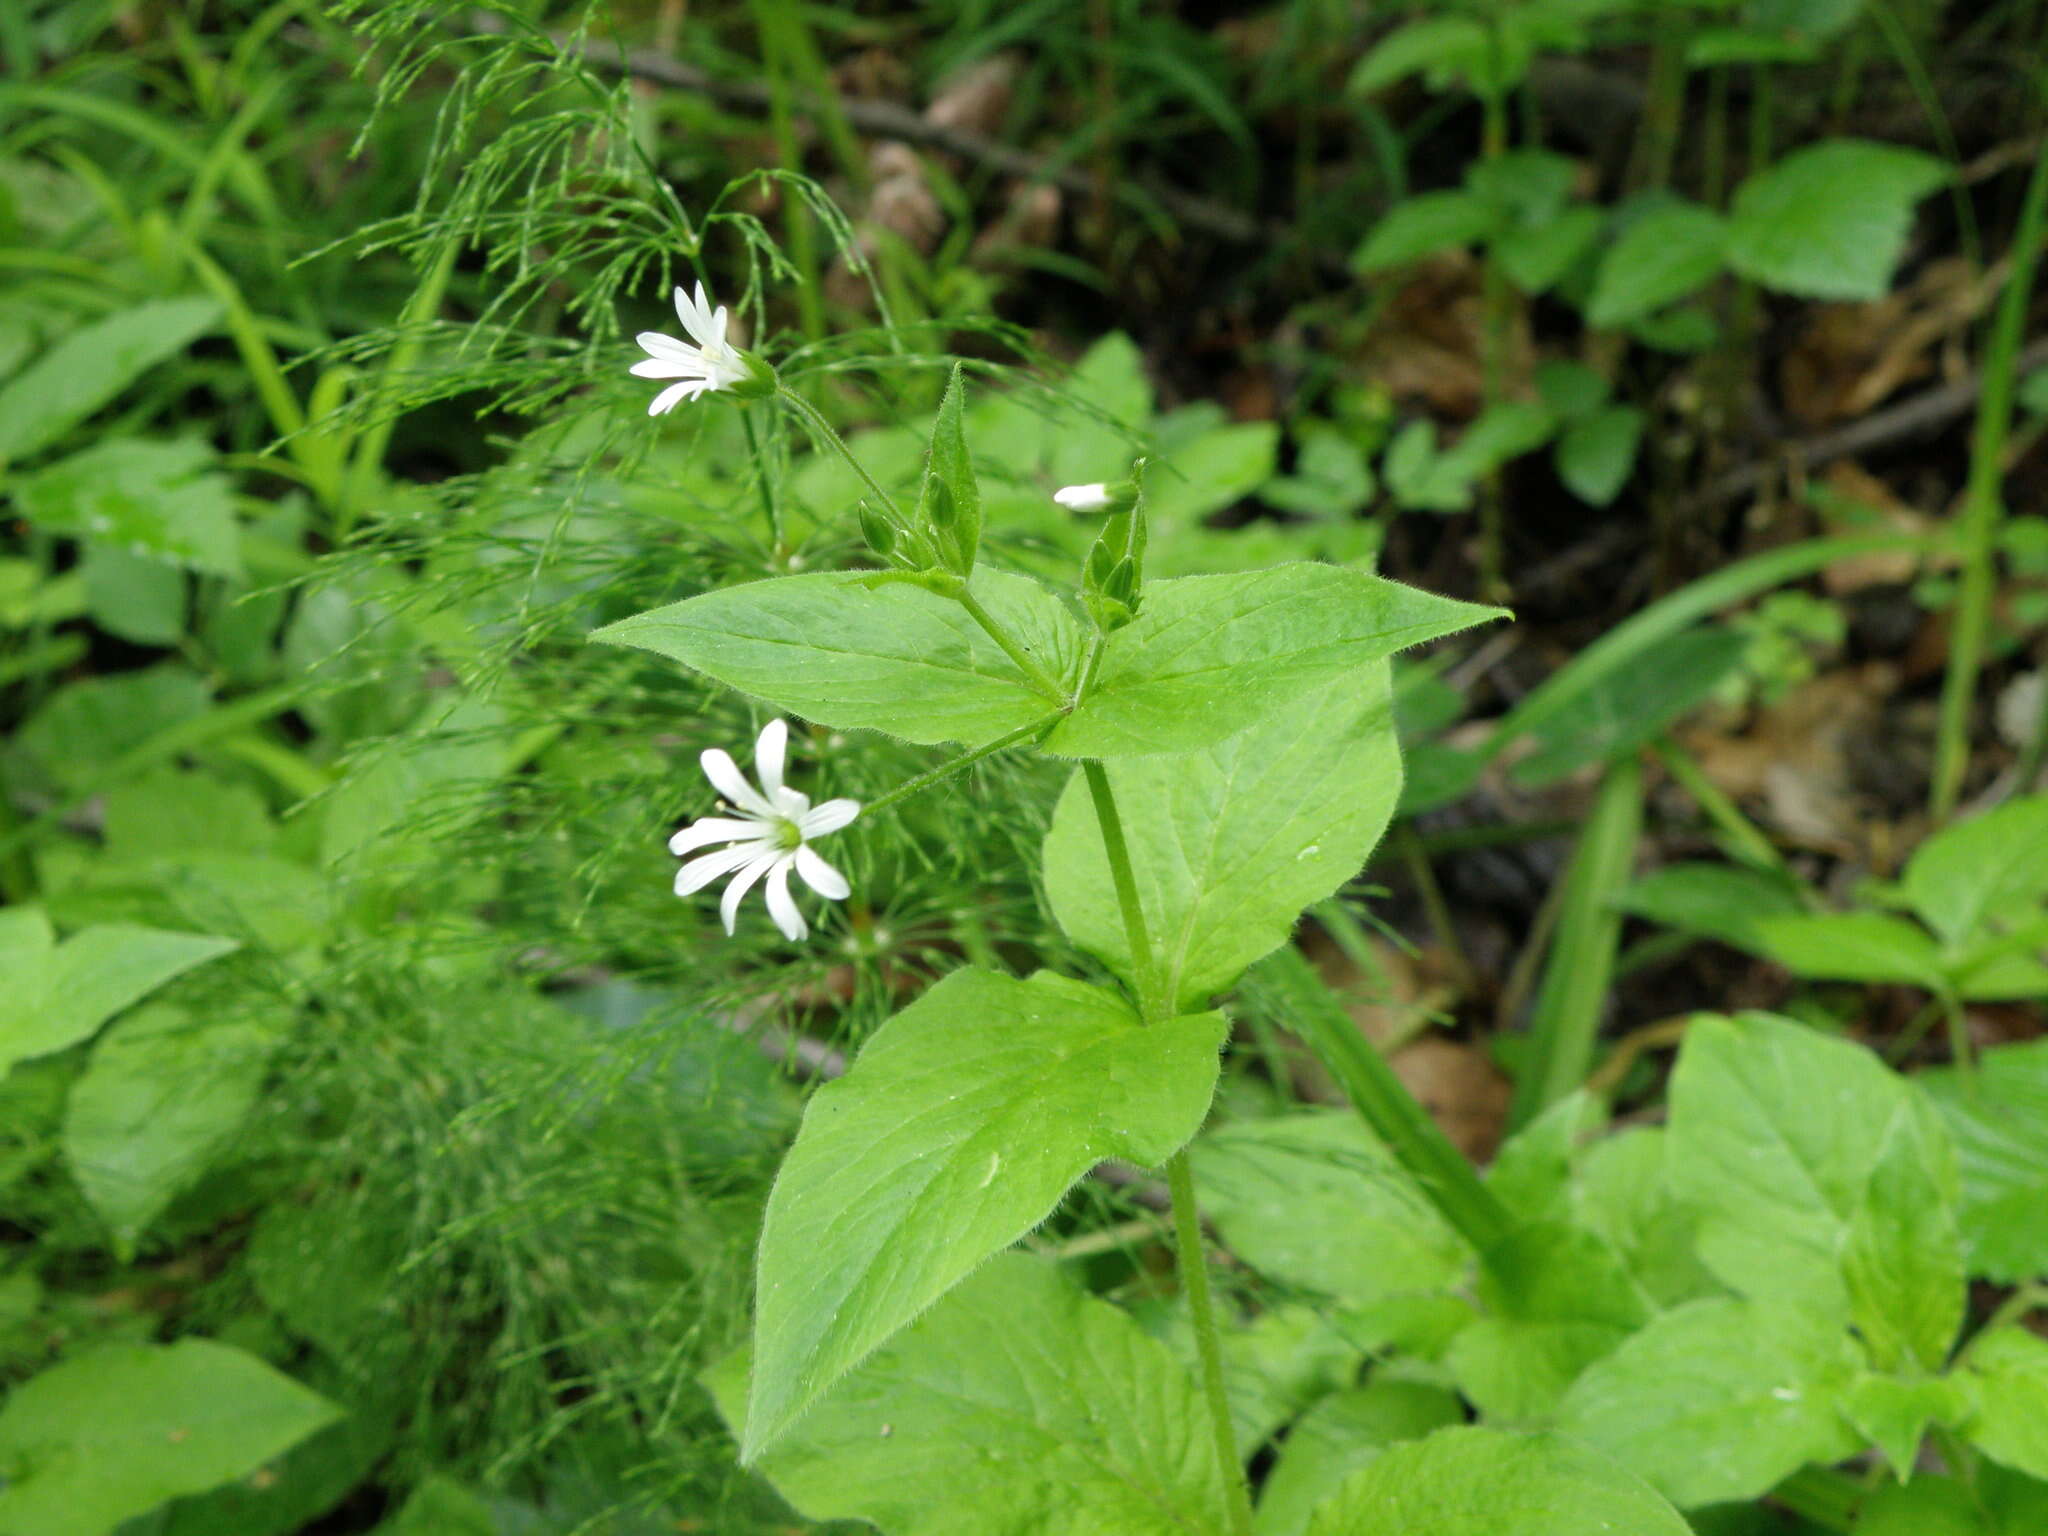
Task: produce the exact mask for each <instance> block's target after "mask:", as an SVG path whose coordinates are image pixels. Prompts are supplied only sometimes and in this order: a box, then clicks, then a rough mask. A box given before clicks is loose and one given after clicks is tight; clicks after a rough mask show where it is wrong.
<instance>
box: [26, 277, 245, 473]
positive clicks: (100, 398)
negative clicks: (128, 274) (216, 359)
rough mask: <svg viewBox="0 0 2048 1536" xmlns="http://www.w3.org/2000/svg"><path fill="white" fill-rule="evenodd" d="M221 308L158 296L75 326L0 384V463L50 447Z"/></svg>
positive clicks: (180, 347)
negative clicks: (83, 325) (80, 327)
mask: <svg viewBox="0 0 2048 1536" xmlns="http://www.w3.org/2000/svg"><path fill="white" fill-rule="evenodd" d="M220 313H221V311H220V306H219V305H218V304H216V303H214V301H213V300H211V299H157V300H154V301H152V302H150V303H148V304H138V305H137V306H136V307H135V308H133V309H123V310H119V311H116V312H115V313H114V314H111V315H108V316H107V317H106V319H104V320H98V321H95V322H94V323H93V324H91V325H88V326H85V327H83V328H82V329H79V330H76V331H73V332H72V333H71V334H70V335H69V336H66V337H65V338H64V339H63V340H62V341H60V342H58V343H57V345H55V346H54V347H52V348H50V350H49V351H47V352H45V353H44V354H43V355H42V356H41V357H39V358H37V359H36V360H35V361H34V362H33V363H31V364H29V366H28V367H26V368H24V369H23V370H22V371H21V372H20V373H18V374H16V375H15V376H14V377H13V378H12V379H11V380H9V381H8V383H7V384H6V386H5V387H4V388H0V464H6V463H7V462H8V461H10V460H20V459H25V458H27V457H28V456H29V455H30V454H32V453H35V452H37V451H38V450H40V449H43V448H47V447H49V446H50V445H51V444H52V443H54V442H56V441H57V440H58V439H59V438H61V437H62V436H63V435H64V434H65V433H66V432H68V431H70V430H71V429H72V428H73V427H75V426H77V425H78V423H80V422H81V421H83V420H85V418H86V417H88V416H90V415H91V414H92V413H93V412H94V411H96V410H98V409H99V408H100V407H101V406H103V405H105V404H106V403H107V402H108V401H110V400H112V399H113V398H114V397H115V396H116V395H118V394H120V393H121V391H122V390H124V389H126V388H127V387H128V386H129V385H130V384H133V383H134V382H135V381H136V380H137V379H139V378H141V377H142V375H143V374H145V373H147V372H148V371H149V370H150V369H152V368H154V367H155V366H156V365H157V364H158V363H161V362H163V361H164V360H165V359H166V358H169V357H172V356H174V355H176V354H177V353H179V352H182V351H184V350H185V348H186V347H188V346H190V345H191V344H192V343H193V342H194V341H195V340H197V339H198V338H199V337H201V336H203V335H205V334H206V333H207V332H208V331H210V330H212V329H213V327H214V326H215V325H217V324H218V323H219V321H220Z"/></svg>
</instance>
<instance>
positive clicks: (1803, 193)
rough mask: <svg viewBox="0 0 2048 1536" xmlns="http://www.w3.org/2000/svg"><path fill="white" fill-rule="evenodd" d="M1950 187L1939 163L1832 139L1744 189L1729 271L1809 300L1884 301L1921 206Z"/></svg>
mask: <svg viewBox="0 0 2048 1536" xmlns="http://www.w3.org/2000/svg"><path fill="white" fill-rule="evenodd" d="M1948 179H1949V169H1948V167H1947V166H1946V165H1944V164H1943V163H1942V162H1941V161H1939V160H1937V159H1935V158H1934V157H1933V156H1931V155H1923V154H1921V153H1919V152H1918V151H1916V150H1910V149H1900V148H1898V147H1896V146H1894V145H1890V144H1874V143H1870V142H1868V141H1866V140H1862V139H1830V140H1826V141H1824V142H1822V143H1819V144H1809V145H1807V146H1806V147H1805V148H1803V149H1796V150H1794V151H1793V152H1792V153H1791V154H1789V155H1787V156H1785V158H1784V159H1782V160H1780V161H1779V162H1778V163H1777V164H1776V165H1774V166H1771V167H1769V168H1768V169H1766V170H1763V171H1759V172H1758V173H1757V174H1756V175H1754V176H1751V177H1750V178H1749V179H1748V180H1747V181H1745V182H1744V183H1743V184H1742V185H1741V186H1740V187H1738V188H1737V189H1736V192H1735V204H1734V214H1733V216H1732V217H1731V219H1730V220H1729V225H1728V264H1729V265H1730V266H1731V267H1733V268H1734V269H1735V270H1736V271H1737V272H1740V273H1741V274H1742V275H1743V276H1744V277H1747V278H1749V279H1750V280H1751V281H1752V282H1756V283H1761V284H1762V285H1763V286H1764V287H1766V288H1773V289H1776V290H1777V291H1778V292H1780V293H1792V294H1797V295H1799V296H1800V297H1802V298H1809V299H1877V298H1882V297H1883V296H1884V294H1885V292H1886V290H1887V289H1889V288H1890V286H1891V280H1892V270H1893V269H1894V268H1895V267H1896V266H1897V265H1898V263H1899V257H1900V255H1901V254H1902V253H1903V251H1904V250H1905V246H1906V236H1907V234H1908V233H1909V232H1910V231H1911V229H1912V223H1913V205H1914V204H1916V203H1917V202H1919V201H1920V199H1921V198H1923V197H1925V196H1926V195H1927V194H1928V193H1930V192H1932V191H1933V190H1934V189H1935V188H1936V187H1939V186H1941V185H1943V184H1944V183H1945V182H1946V181H1947V180H1948Z"/></svg>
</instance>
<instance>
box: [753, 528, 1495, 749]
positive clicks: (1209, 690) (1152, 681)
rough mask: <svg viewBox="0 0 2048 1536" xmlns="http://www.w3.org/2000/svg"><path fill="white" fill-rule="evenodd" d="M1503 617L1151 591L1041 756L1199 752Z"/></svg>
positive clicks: (1385, 585) (1279, 572) (1415, 606)
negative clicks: (1349, 680) (1309, 697)
mask: <svg viewBox="0 0 2048 1536" xmlns="http://www.w3.org/2000/svg"><path fill="white" fill-rule="evenodd" d="M740 590H745V589H740ZM1504 616H1505V610H1503V609H1499V608H1485V607H1481V606H1480V605H1478V604H1476V603H1461V602H1457V601H1455V600H1453V599H1451V598H1446V597H1437V596H1435V595H1434V594H1432V593H1428V592H1422V591H1419V590H1417V589H1416V588H1414V587H1406V586H1402V585H1401V584H1400V583H1398V582H1392V581H1388V580H1386V579H1385V578H1383V577H1379V576H1368V575H1366V574H1365V573H1363V572H1361V571H1353V570H1347V569H1344V568H1343V567H1340V566H1333V565H1313V564H1308V563H1299V564H1293V565H1279V566H1274V567H1272V568H1271V569H1269V570H1263V571H1246V572H1243V573H1240V574H1235V575H1227V576H1185V577H1180V578H1177V579H1174V580H1168V581H1157V582H1152V583H1150V584H1148V585H1147V586H1146V588H1145V604H1144V607H1143V608H1142V609H1141V610H1140V611H1139V614H1138V617H1137V621H1136V622H1135V623H1133V624H1130V625H1128V626H1126V627H1125V628H1123V629H1120V630H1118V631H1117V632H1116V633H1115V634H1113V635H1111V636H1110V637H1109V640H1108V642H1107V643H1106V644H1105V645H1104V646H1103V649H1102V660H1101V663H1100V665H1099V666H1098V667H1097V669H1096V673H1095V681H1094V683H1093V685H1092V686H1091V687H1090V689H1089V691H1088V695H1087V697H1086V698H1084V699H1083V700H1082V701H1081V704H1080V707H1079V708H1077V709H1076V710H1075V711H1074V712H1073V713H1072V714H1071V715H1069V716H1067V717H1066V718H1065V719H1064V720H1062V721H1061V722H1060V723H1059V724H1058V725H1057V726H1055V727H1054V728H1053V731H1052V734H1051V735H1050V736H1049V737H1048V738H1047V739H1046V749H1047V750H1048V751H1051V752H1056V753H1059V754H1062V755H1064V756H1069V757H1129V756H1143V755H1145V754H1147V753H1153V752H1197V751H1200V750H1201V749H1202V748H1204V747H1207V746H1211V745H1213V744H1214V743H1216V742H1219V741H1222V740H1224V739H1226V738H1227V737H1230V736H1234V735H1236V734H1237V733H1238V732H1239V731H1242V730H1244V729H1245V728H1246V727H1247V726H1250V725H1252V724H1254V723H1256V722H1258V721H1261V720H1265V719H1269V718H1270V717H1271V716H1272V715H1273V714H1274V713H1275V712H1276V711H1277V710H1279V709H1281V708H1283V707H1284V706H1286V705H1288V704H1290V703H1292V702H1293V701H1294V700H1296V699H1299V698H1301V697H1303V696H1304V695H1306V694H1308V693H1311V692H1313V691H1314V690H1315V689H1318V688H1324V687H1328V686H1329V685H1331V684H1332V683H1334V682H1336V681H1337V679H1339V678H1340V677H1343V676H1344V675H1345V674H1347V673H1351V672H1355V671H1357V670H1358V669H1360V668H1363V667H1364V666H1366V665H1367V664H1368V663H1370V662H1374V661H1378V660H1379V659H1380V658H1381V657H1383V656H1389V655H1392V654H1393V653H1394V652H1395V651H1398V650H1402V649H1405V648H1406V647H1408V646H1411V645H1420V644H1421V643H1422V642H1423V641H1425V640H1433V639H1435V638H1436V637H1438V636H1439V635H1448V634H1452V633H1455V632H1456V631H1458V630H1461V629H1467V628H1470V627H1471V626H1472V625H1474V624H1478V623H1481V622H1483V621H1485V620H1487V619H1493V618H1500V617H1504ZM828 723H830V722H828ZM1020 723H1021V722H1020Z"/></svg>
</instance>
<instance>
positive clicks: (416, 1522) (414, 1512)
mask: <svg viewBox="0 0 2048 1536" xmlns="http://www.w3.org/2000/svg"><path fill="white" fill-rule="evenodd" d="M504 1529H505V1527H504V1526H503V1525H502V1524H500V1523H499V1520H498V1517H497V1516H496V1515H494V1514H492V1513H491V1507H490V1505H488V1504H486V1503H485V1502H484V1501H483V1500H482V1499H480V1498H478V1497H477V1496H476V1495H475V1494H473V1493H471V1492H470V1491H469V1490H468V1489H467V1488H465V1487H463V1486H462V1484H460V1483H458V1482H456V1481H454V1480H453V1479H452V1478H446V1477H442V1476H439V1475H438V1474H437V1475H435V1476H433V1477H430V1478H428V1479H427V1480H426V1481H425V1482H424V1483H421V1484H420V1485H419V1487H417V1488H415V1489H414V1490H413V1491H412V1495H411V1497H409V1498H408V1499H407V1500H406V1501H405V1503H404V1505H403V1506H401V1507H400V1509H399V1511H398V1513H397V1514H395V1515H393V1516H392V1517H391V1518H390V1519H389V1520H386V1521H385V1522H384V1523H383V1524H382V1525H380V1526H378V1527H377V1529H376V1531H375V1532H374V1533H372V1536H502V1533H503V1531H504Z"/></svg>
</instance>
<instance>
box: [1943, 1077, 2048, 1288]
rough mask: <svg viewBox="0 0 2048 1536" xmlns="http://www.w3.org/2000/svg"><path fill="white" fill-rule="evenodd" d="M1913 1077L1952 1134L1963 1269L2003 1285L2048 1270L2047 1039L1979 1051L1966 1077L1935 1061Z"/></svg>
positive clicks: (2044, 1272) (2023, 1279) (2014, 1282)
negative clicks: (2047, 1217) (2047, 1216)
mask: <svg viewBox="0 0 2048 1536" xmlns="http://www.w3.org/2000/svg"><path fill="white" fill-rule="evenodd" d="M1915 1081H1916V1082H1917V1083H1918V1084H1919V1085H1920V1086H1921V1088H1922V1089H1924V1090H1925V1091H1926V1092H1927V1094H1928V1095H1929V1096H1930V1097H1931V1098H1932V1099H1933V1100H1934V1102H1935V1105H1936V1107H1937V1108H1939V1109H1940V1110H1941V1112H1942V1114H1943V1116H1944V1117H1945V1118H1946V1119H1947V1121H1948V1128H1949V1134H1950V1135H1951V1136H1952V1137H1953V1138H1954V1140H1955V1144H1956V1153H1957V1159H1958V1162H1959V1163H1960V1166H1961V1170H1962V1228H1963V1239H1964V1243H1965V1246H1966V1247H1967V1249H1968V1251H1969V1265H1970V1273H1971V1274H1973V1275H1984V1276H1987V1277H1988V1278H1990V1279H1993V1280H2000V1281H2003V1282H2005V1283H2006V1284H2008V1285H2017V1284H2020V1283H2021V1282H2023V1281H2027V1280H2031V1279H2033V1278H2034V1277H2035V1276H2037V1275H2044V1274H2048V1221H2043V1220H2042V1219H2041V1213H2042V1212H2043V1211H2048V1040H2030V1041H2028V1042H2027V1043H2026V1044H2024V1045H2005V1046H1999V1047H1997V1048H1995V1049H1993V1050H1989V1051H1986V1052H1984V1053H1983V1054H1982V1055H1981V1056H1980V1057H1979V1058H1978V1062H1977V1071H1976V1073H1975V1074H1974V1075H1973V1077H1971V1078H1969V1079H1965V1078H1963V1077H1961V1076H1959V1075H1958V1074H1957V1073H1956V1072H1955V1071H1954V1070H1953V1069H1951V1068H1942V1069H1940V1070H1937V1071H1933V1072H1925V1073H1922V1074H1921V1075H1920V1076H1919V1077H1918V1078H1916V1079H1915Z"/></svg>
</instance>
